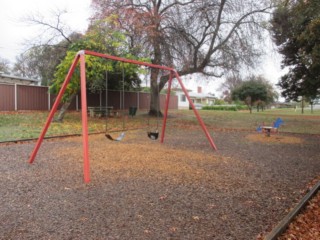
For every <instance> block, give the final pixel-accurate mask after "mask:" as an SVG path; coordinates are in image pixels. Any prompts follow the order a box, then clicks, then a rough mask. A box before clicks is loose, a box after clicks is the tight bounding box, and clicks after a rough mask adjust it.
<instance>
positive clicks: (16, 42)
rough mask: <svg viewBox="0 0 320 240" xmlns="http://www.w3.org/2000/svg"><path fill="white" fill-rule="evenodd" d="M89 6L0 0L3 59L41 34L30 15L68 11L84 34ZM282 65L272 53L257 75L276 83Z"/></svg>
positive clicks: (76, 0) (212, 85)
mask: <svg viewBox="0 0 320 240" xmlns="http://www.w3.org/2000/svg"><path fill="white" fill-rule="evenodd" d="M90 4H91V0H52V1H47V0H0V6H1V7H0V32H1V35H0V36H1V37H0V57H1V58H5V59H8V60H9V61H10V62H11V63H13V62H14V61H15V57H16V56H18V55H19V54H20V53H23V52H24V51H25V50H26V49H27V43H28V41H34V40H36V39H37V38H38V37H39V35H41V33H42V32H41V31H40V30H39V28H37V27H35V26H31V25H28V24H26V23H25V22H24V21H23V18H25V17H27V16H28V15H30V14H37V13H40V14H41V15H43V16H45V17H47V18H50V17H52V16H53V15H52V11H55V10H57V9H60V10H66V11H67V13H66V14H64V19H63V21H64V22H65V23H66V24H67V25H68V26H69V27H70V28H71V29H72V30H74V31H80V32H84V31H85V30H86V28H87V26H88V18H89V17H90V15H91V13H90ZM279 65H280V59H279V55H278V54H275V53H272V52H271V51H270V54H269V56H267V57H266V58H265V60H264V63H263V64H262V66H261V67H260V68H259V69H257V73H259V74H263V75H264V76H265V77H266V78H267V79H268V80H269V81H270V82H272V83H274V84H275V83H277V81H278V78H279V77H280V75H281V73H280V66H279ZM221 82H222V80H216V81H206V80H204V81H201V83H195V82H194V81H186V86H187V87H188V88H191V89H196V87H197V85H199V84H201V85H202V88H203V89H204V90H205V91H206V92H214V93H216V92H217V89H218V88H219V86H220V84H221ZM206 85H207V86H206ZM216 95H218V94H216Z"/></svg>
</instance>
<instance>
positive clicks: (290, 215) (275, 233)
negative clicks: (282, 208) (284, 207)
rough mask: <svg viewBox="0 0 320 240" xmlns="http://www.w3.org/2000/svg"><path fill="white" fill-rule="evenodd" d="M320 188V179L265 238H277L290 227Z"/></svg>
mask: <svg viewBox="0 0 320 240" xmlns="http://www.w3.org/2000/svg"><path fill="white" fill-rule="evenodd" d="M319 188H320V181H318V183H317V184H315V185H314V186H313V188H312V189H311V190H310V191H309V192H308V193H307V194H306V195H305V196H304V197H303V198H302V200H301V201H300V202H299V204H298V205H297V206H296V207H295V208H294V209H292V211H290V212H289V213H288V215H287V216H286V217H285V218H283V219H282V220H281V222H279V224H278V225H277V226H276V227H275V228H274V229H273V230H272V231H271V232H270V233H269V234H267V235H266V236H265V238H264V240H275V239H277V238H278V237H279V236H280V235H281V234H282V233H283V232H284V231H285V230H286V229H287V227H288V225H289V224H290V222H291V221H292V219H293V218H294V217H295V216H297V215H298V214H299V213H300V211H301V210H302V209H303V208H304V207H305V205H306V204H307V203H308V202H309V200H310V199H311V198H312V197H313V196H314V195H315V194H316V193H317V191H318V190H319Z"/></svg>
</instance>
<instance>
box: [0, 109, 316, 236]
mask: <svg viewBox="0 0 320 240" xmlns="http://www.w3.org/2000/svg"><path fill="white" fill-rule="evenodd" d="M179 114H181V112H178V113H177V115H175V116H178V117H176V118H174V117H173V116H172V113H171V114H169V118H168V126H167V130H166V138H165V141H164V143H163V144H161V143H159V140H157V141H153V140H150V139H149V138H148V137H147V134H146V129H138V130H131V131H127V132H126V136H125V138H124V139H123V140H122V141H120V142H117V141H110V140H108V139H106V137H105V136H104V134H103V133H102V134H93V135H90V136H89V157H90V169H91V172H90V174H91V181H90V183H88V184H85V183H84V182H83V150H82V138H81V137H68V138H62V139H50V140H44V142H43V144H42V146H41V148H40V150H39V152H38V155H37V157H36V159H35V162H34V163H33V164H28V163H27V160H28V158H29V156H30V153H31V152H32V149H33V147H34V145H35V142H32V141H31V142H26V143H23V144H2V145H0V151H1V154H0V161H1V165H0V172H1V176H0V178H1V183H2V184H1V189H0V195H1V200H0V202H1V207H0V208H1V209H0V220H1V223H2V224H1V226H0V238H1V239H237V240H239V239H243V240H247V239H256V238H257V237H258V236H261V234H264V233H267V232H269V231H271V229H272V228H273V227H274V226H275V225H276V224H277V223H278V222H279V221H280V220H281V219H282V218H283V217H284V216H285V215H286V214H287V213H288V211H289V210H290V208H292V207H293V206H294V205H295V204H296V203H297V202H298V201H299V199H301V197H302V196H303V195H304V194H305V191H306V186H307V185H308V183H309V182H311V181H312V180H313V179H315V178H317V177H318V176H319V172H320V162H319V147H318V145H319V142H320V135H319V134H307V133H293V132H290V131H288V130H290V124H291V122H290V119H289V118H286V117H283V119H284V122H285V124H286V126H285V127H284V129H283V130H280V131H279V133H278V134H277V135H273V134H271V136H270V137H266V136H264V135H263V134H259V133H257V132H256V131H255V126H256V121H252V122H251V125H250V128H251V130H250V128H246V127H245V122H246V123H247V122H250V121H249V120H247V121H239V122H236V123H231V122H230V121H226V120H225V118H227V117H226V116H227V114H224V115H221V116H220V115H219V114H218V115H215V118H210V117H209V116H204V118H205V121H206V123H207V126H209V127H208V129H209V132H210V133H211V134H212V137H213V139H214V141H215V144H216V146H217V148H218V151H214V150H213V149H212V147H211V146H210V144H209V143H208V141H207V139H206V137H205V135H204V133H203V131H202V129H201V128H200V127H199V126H198V124H197V122H196V121H194V119H193V118H187V119H183V118H182V116H180V115H179ZM183 114H185V112H183ZM206 114H209V113H205V114H204V115H206ZM179 116H180V117H179ZM219 116H220V117H219ZM223 116H224V119H221V118H223ZM247 117H248V118H250V115H247ZM248 118H247V119H248ZM266 118H268V116H264V119H266ZM311 118H312V119H318V117H316V118H313V117H311ZM181 119H182V120H181ZM210 119H211V122H210V121H209V120H210ZM219 119H220V120H219ZM270 119H274V117H273V116H272V117H270ZM98 120H99V119H98ZM233 120H234V121H236V120H237V119H233ZM90 121H91V120H90V119H89V129H90V127H91V126H92V125H91V124H90ZM128 121H129V120H128ZM208 121H209V122H208ZM217 121H222V122H223V125H221V124H217ZM295 121H296V120H294V121H293V122H295ZM317 121H318V120H317ZM240 122H241V124H240ZM242 122H243V123H242ZM315 122H316V121H311V123H310V124H314V126H317V125H316V124H315ZM208 123H209V124H208ZM66 124H67V121H66ZM210 124H212V125H210ZM229 124H230V125H229ZM242 124H243V125H242ZM213 126H215V127H213ZM234 126H238V128H235V127H234ZM53 127H54V126H53ZM309 128H310V127H309ZM292 129H295V130H297V129H299V128H298V127H292ZM49 132H50V129H49ZM114 134H115V135H116V134H119V133H114ZM261 139H262V140H261ZM283 139H285V140H283ZM288 139H290V140H288ZM263 140H265V141H263Z"/></svg>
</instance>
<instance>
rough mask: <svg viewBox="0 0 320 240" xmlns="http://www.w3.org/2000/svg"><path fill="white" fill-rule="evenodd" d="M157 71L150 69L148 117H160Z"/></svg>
mask: <svg viewBox="0 0 320 240" xmlns="http://www.w3.org/2000/svg"><path fill="white" fill-rule="evenodd" d="M158 75H159V69H155V68H154V69H151V82H150V109H149V115H150V116H162V113H161V108H160V88H159V84H160V83H158V82H157V79H158Z"/></svg>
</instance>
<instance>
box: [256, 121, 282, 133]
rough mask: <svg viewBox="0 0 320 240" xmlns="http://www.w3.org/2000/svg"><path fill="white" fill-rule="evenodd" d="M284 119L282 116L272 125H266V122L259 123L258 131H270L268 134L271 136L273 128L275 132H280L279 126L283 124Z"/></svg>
mask: <svg viewBox="0 0 320 240" xmlns="http://www.w3.org/2000/svg"><path fill="white" fill-rule="evenodd" d="M283 123H284V122H283V120H282V119H281V118H277V119H276V121H275V122H273V124H272V126H265V125H264V123H263V124H262V125H259V126H258V127H257V128H256V131H257V132H259V133H262V132H267V133H268V136H270V132H271V130H272V131H273V132H276V133H278V129H279V127H280V126H281V125H282V124H283Z"/></svg>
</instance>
